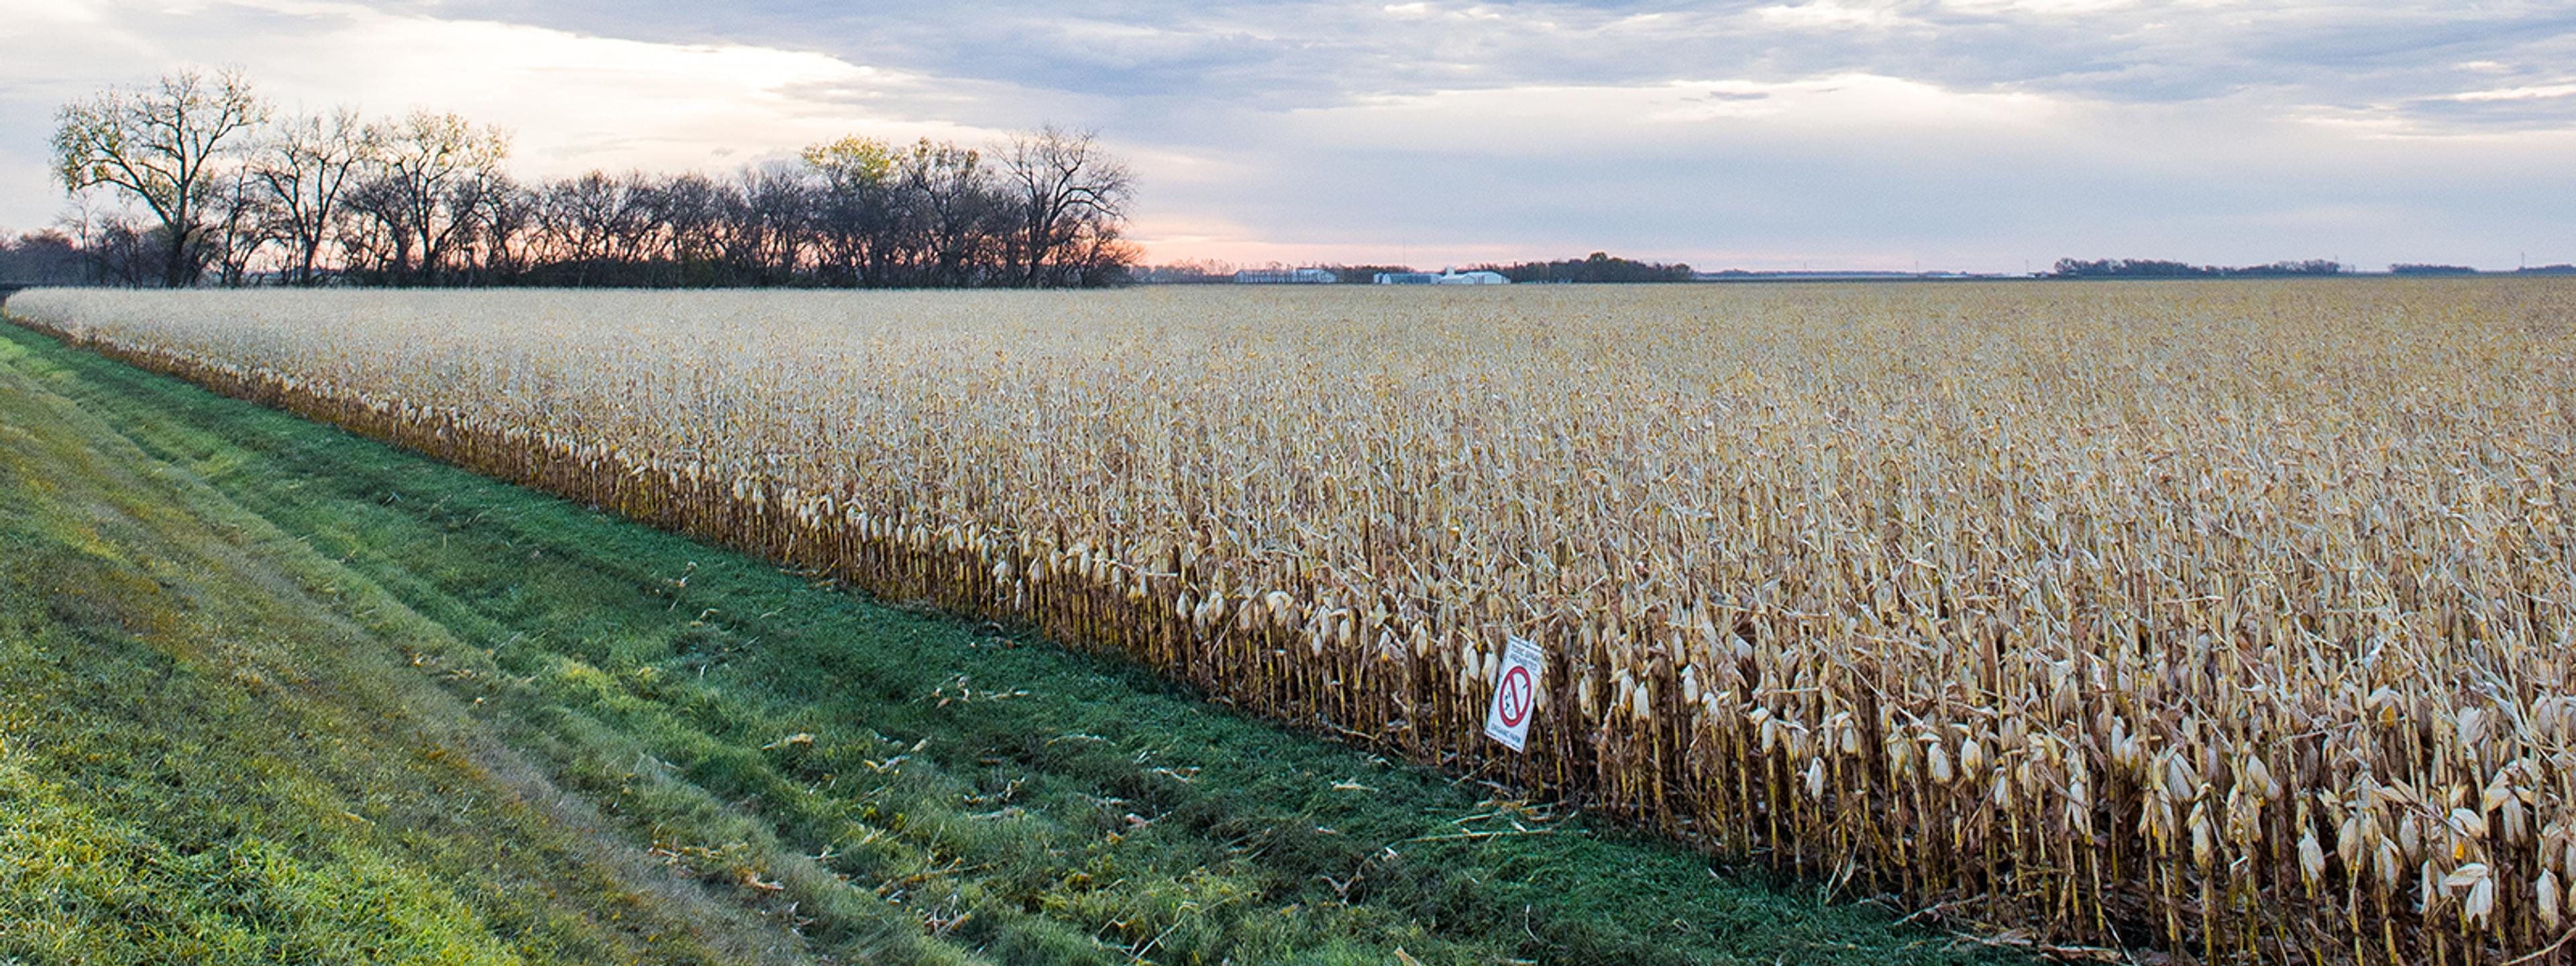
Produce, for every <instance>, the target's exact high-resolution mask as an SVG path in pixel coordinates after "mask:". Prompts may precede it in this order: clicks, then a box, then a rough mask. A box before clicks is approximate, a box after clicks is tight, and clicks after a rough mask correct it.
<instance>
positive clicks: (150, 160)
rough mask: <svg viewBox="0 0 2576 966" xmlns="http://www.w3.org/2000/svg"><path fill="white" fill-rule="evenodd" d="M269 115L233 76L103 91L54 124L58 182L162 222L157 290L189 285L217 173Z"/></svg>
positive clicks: (174, 78) (179, 76)
mask: <svg viewBox="0 0 2576 966" xmlns="http://www.w3.org/2000/svg"><path fill="white" fill-rule="evenodd" d="M267 111H268V108H267V105H266V104H265V103H264V102H263V101H261V100H260V99H259V97H258V96H257V95H254V94H253V93H251V89H250V83H249V82H248V81H246V80H243V79H242V76H241V75H240V74H239V73H238V72H235V71H231V70H225V71H220V72H217V73H215V74H213V75H211V76H210V75H208V74H206V73H204V72H202V71H197V70H193V69H187V70H179V71H174V72H172V73H169V74H165V75H163V76H162V77H161V81H160V84H159V85H158V86H156V87H151V88H145V89H141V90H120V89H117V88H109V89H108V90H106V91H104V92H101V93H100V94H99V95H98V96H97V97H94V98H91V99H90V100H86V101H77V102H74V103H71V104H66V105H64V106H63V108H62V110H61V111H60V112H58V113H57V114H56V115H55V119H56V126H55V129H54V139H53V149H54V176H55V178H56V179H58V180H60V181H61V182H62V184H63V188H64V190H66V191H69V192H71V193H74V194H78V193H80V192H83V191H87V190H89V189H91V188H97V187H106V188H110V189H113V190H115V191H117V192H119V193H121V194H124V195H127V196H130V197H132V198H133V199H134V200H137V201H140V202H142V203H143V206H144V207H145V208H147V209H150V210H151V212H152V216H153V217H154V218H155V219H158V220H159V222H160V227H161V234H162V236H163V240H162V244H163V246H164V250H163V254H162V265H161V284H163V285H167V286H172V287H176V286H181V285H187V284H189V283H191V282H193V281H195V280H196V277H197V271H198V268H199V266H200V264H201V263H200V262H199V261H198V257H199V251H198V247H199V245H200V243H201V242H202V241H203V238H202V234H203V232H204V230H205V224H204V214H205V212H204V209H205V206H206V202H207V200H208V195H209V193H210V191H211V186H212V181H213V178H212V175H213V171H214V168H215V166H216V165H217V163H218V162H219V161H220V160H221V159H222V158H223V157H224V156H225V155H226V154H227V153H228V151H229V142H231V141H233V140H234V139H235V136H236V135H239V134H241V133H242V132H243V131H245V130H247V129H249V128H251V127H253V126H255V125H257V124H259V123H260V122H261V121H263V120H265V119H266V117H267Z"/></svg>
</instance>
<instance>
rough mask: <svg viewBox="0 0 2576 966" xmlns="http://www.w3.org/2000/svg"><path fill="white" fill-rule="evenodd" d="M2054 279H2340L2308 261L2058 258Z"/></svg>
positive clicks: (2329, 266) (2326, 265)
mask: <svg viewBox="0 0 2576 966" xmlns="http://www.w3.org/2000/svg"><path fill="white" fill-rule="evenodd" d="M2049 274H2050V275H2051V276H2053V277H2056V278H2281V277H2296V276H2307V275H2340V274H2343V264H2342V263H2340V262H2333V261H2327V260H2325V259H2321V258H2312V259H2308V260H2307V261H2300V262H2273V263H2271V264H2269V265H2250V266H2244V267H2230V266H2221V265H2192V264H2187V263H2184V262H2169V261H2164V260H2161V259H2153V258H2105V259H2098V260H2094V261H2085V260H2083V259H2077V258H2061V259H2058V261H2057V268H2056V270H2054V271H2052V272H2050V273H2049Z"/></svg>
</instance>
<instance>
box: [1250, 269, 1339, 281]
mask: <svg viewBox="0 0 2576 966" xmlns="http://www.w3.org/2000/svg"><path fill="white" fill-rule="evenodd" d="M1341 280H1342V277H1341V276H1339V275H1335V274H1333V273H1332V272H1331V271H1328V270H1326V269H1321V268H1247V269H1244V270H1243V271H1240V272H1236V273H1234V283H1235V284H1237V285H1331V284H1333V283H1335V282H1339V281H1341Z"/></svg>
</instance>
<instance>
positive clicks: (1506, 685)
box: [1485, 637, 1547, 751]
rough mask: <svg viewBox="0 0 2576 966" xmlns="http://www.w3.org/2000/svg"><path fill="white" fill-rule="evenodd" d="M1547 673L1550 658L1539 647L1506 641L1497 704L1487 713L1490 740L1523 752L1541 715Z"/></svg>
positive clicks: (1496, 679)
mask: <svg viewBox="0 0 2576 966" xmlns="http://www.w3.org/2000/svg"><path fill="white" fill-rule="evenodd" d="M1546 670H1547V655H1546V654H1544V653H1541V652H1540V651H1539V649H1538V645H1536V644H1533V643H1530V642H1529V641H1527V640H1523V639H1521V638H1518V637H1513V638H1507V639H1506V640H1505V643H1504V645H1503V661H1502V668H1501V669H1500V670H1498V671H1497V672H1495V677H1494V703H1493V706H1492V707H1490V708H1487V709H1485V736H1486V737H1488V738H1492V739H1494V740H1495V741H1499V742H1502V743H1503V747H1505V748H1509V749H1511V750H1513V751H1519V750H1521V746H1522V745H1524V744H1526V743H1527V742H1528V740H1529V725H1530V718H1531V717H1532V716H1533V715H1535V714H1536V713H1537V711H1538V687H1539V676H1540V674H1542V673H1543V672H1545V671H1546Z"/></svg>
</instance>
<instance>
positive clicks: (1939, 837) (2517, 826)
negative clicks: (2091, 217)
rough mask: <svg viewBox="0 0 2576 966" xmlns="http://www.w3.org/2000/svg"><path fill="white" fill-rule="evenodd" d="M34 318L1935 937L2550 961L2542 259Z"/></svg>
mask: <svg viewBox="0 0 2576 966" xmlns="http://www.w3.org/2000/svg"><path fill="white" fill-rule="evenodd" d="M9 309H10V311H11V312H12V313H14V314H15V315H17V316H19V317H21V318H23V319H24V320H26V321H28V322H30V323H31V324H33V325H36V326H38V327H41V328H43V329H46V330H49V331H52V332H55V333H57V334H60V335H63V336H65V337H68V338H70V339H73V340H75V341H78V342H81V343H85V344H87V345H90V346H93V347H95V348H97V349H99V350H101V351H104V352H106V353H108V354H111V355H114V356H117V357H119V358H123V359H126V360H128V361H132V362H136V363H138V364H141V365H144V366H147V367H150V368H154V369H158V370H162V371H165V372H170V373H174V374H177V375H180V376H183V377H185V378H188V379H191V380H194V381H196V382H199V383H201V384H204V385H206V386H208V387H211V388H213V389H215V390H217V391H220V392H224V393H227V394H232V395H237V396H242V397H245V398H249V399H253V400H258V401H261V402H265V403H269V404H273V405H277V406H280V407H283V408H286V409H290V410H293V411H295V412H299V413H302V414H305V415H307V416H310V417H313V418H316V419H322V420H327V421H330V422H334V423H338V424H340V425H343V426H345V427H348V428H350V429H352V430H354V431H357V432H361V433H365V434H368V435H372V436H376V437H380V438H384V439H387V440H391V441H395V442H398V443H400V444H403V445H406V446H410V447H413V448H416V449H419V450H422V451H425V452H427V453H430V454H432V455H435V456H438V457H441V458H443V459H447V460H449V461H452V462H455V463H458V464H460V465H463V466H465V467H468V468H471V469H474V470H478V471H481V472H484V473H487V474H490V475H493V476H496V477H501V478H505V479H509V480H514V481H519V482H523V483H527V484H530V485H533V486H536V487H540V488H543V489H546V490H550V491H553V492H555V493H558V494H561V495H563V496H566V497H568V498H571V499H574V500H579V501H584V502H587V503H592V504H596V505H599V506H601V507H603V508H608V509H612V510H614V511H616V512H618V513H621V514H624V515H627V516H630V517H633V518H636V519H639V520H644V521H649V522H652V523H655V524H659V525H662V526H666V527H669V528H673V529H676V530H681V531H685V532H688V533H691V534H694V535H698V536H701V537H705V538H708V539H711V540H714V541H718V542H722V543H726V544H730V545H734V546H738V547H742V548H746V549H749V550H753V551H756V552H759V553H762V554H765V555H767V556H769V557H771V558H773V559H775V560H777V561H779V562H781V563H783V564H787V565H791V566H795V567H800V568H808V569H811V570H813V571H815V572H817V573H818V574H820V575H828V576H831V577H834V578H838V579H841V580H845V581H847V582H848V583H850V584H852V585H855V586H857V587H861V588H864V589H866V590H868V591H870V592H872V593H874V594H876V595H878V596H880V597H884V598H889V599H897V600H920V601H927V602H931V603H935V604H936V605H938V606H940V607H943V608H947V609H951V610H955V611H959V612H964V613H969V614H976V615H983V616H986V617H990V618H993V619H998V620H1008V621H1016V622H1024V623H1026V624H1029V625H1033V626H1035V627H1037V628H1039V629H1042V630H1043V631H1045V632H1046V633H1048V634H1049V635H1051V636H1054V637H1055V638H1056V639H1059V640H1063V641H1067V642H1071V643H1076V644H1079V645H1083V646H1087V647H1092V648H1097V649H1101V650H1105V651H1112V652H1117V653H1121V654H1125V655H1130V656H1132V657H1133V658H1135V659H1136V660H1139V661H1142V662H1144V663H1146V664H1149V665H1151V666H1154V667H1156V668H1158V669H1160V670H1162V671H1163V672H1165V673H1167V674H1169V675H1171V676H1174V677H1178V678H1181V679H1185V680H1187V681H1190V682H1193V683H1195V684H1196V685H1198V686H1200V687H1203V688H1205V689H1206V690H1207V691H1209V692H1210V693H1211V694H1213V695H1215V696H1218V697H1220V698H1222V699H1224V700H1228V701H1231V702H1234V703H1237V704H1239V705H1241V706H1244V707H1247V708H1250V709H1255V710H1257V711H1260V712H1262V713H1264V714H1267V715H1271V716H1274V717H1277V718H1280V719H1284V720H1287V721H1291V722H1295V723H1298V724H1300V725H1304V726H1308V727H1313V728H1317V729H1322V730H1329V731H1332V732H1336V733H1339V734H1342V735H1344V736H1346V737H1348V738H1349V739H1350V740H1354V741H1358V742H1363V743H1367V744H1370V745H1373V746H1376V747H1381V748H1384V749H1388V750H1390V751H1392V752H1396V753H1400V754H1402V755H1404V756H1406V757H1409V758H1412V759H1414V760H1417V761H1423V762H1430V763H1435V764H1438V765H1440V766H1442V767H1446V768H1449V769H1452V770H1455V771H1458V772H1462V773H1472V774H1475V775H1478V776H1480V777H1484V778H1488V779H1491V780H1496V781H1504V782H1510V783H1514V784H1517V785H1521V786H1524V787H1527V788H1531V789H1534V790H1539V791H1543V792H1545V793H1548V794H1553V795H1558V796H1563V797H1565V798H1567V799H1571V800H1576V801H1580V802H1582V803H1584V804H1585V805H1586V807H1589V808H1593V809H1597V810H1601V811H1605V812H1609V813H1614V814H1618V815H1622V816H1626V817H1628V818H1631V819H1633V820H1635V821H1637V822H1640V823H1643V824H1646V825H1650V826H1652V827H1655V828H1658V829H1661V830H1663V831H1664V832H1667V833H1669V834H1672V835H1675V836H1679V837H1681V838H1684V839H1687V840H1691V841H1694V842H1698V843H1701V844H1704V845H1706V846H1708V847H1711V848H1714V849H1719V850H1722V851H1726V852H1730V853H1736V854H1751V855H1758V856H1760V857H1762V858H1763V859H1765V860H1767V861H1770V862H1772V863H1774V864H1776V865H1778V866H1780V867H1783V868H1788V869H1794V870H1796V871H1799V872H1802V873H1805V874H1807V875H1810V876H1814V877H1817V878H1819V879H1823V880H1826V881H1830V882H1834V883H1837V884H1839V885H1841V886H1842V887H1843V890H1844V894H1859V895H1870V894H1893V895H1897V896H1901V897H1903V899H1904V901H1906V902H1908V903H1911V904H1913V905H1914V906H1916V907H1920V908H1931V909H1937V910H1939V911H1940V913H1941V914H1942V915H1943V916H1944V917H1945V918H1946V919H1947V920H1949V921H1952V922H1958V923H1971V924H1978V926H1979V927H1981V928H1985V929H1989V930H2014V931H2016V934H2017V935H2020V936H2024V937H2030V938H2032V939H2033V940H2034V941H2043V942H2047V943H2052V944H2065V945H2085V946H2112V945H2120V946H2155V947H2160V948H2163V949H2166V950H2169V951H2171V952H2173V953H2175V954H2178V955H2181V956H2184V957H2187V958H2198V959H2203V960H2217V961H2230V960H2240V961H2241V960H2255V961H2282V962H2319V963H2324V962H2350V961H2360V962H2409V963H2414V962H2431V963H2463V964H2465V963H2493V962H2505V961H2514V962H2561V963H2564V962H2576V951H2570V950H2569V948H2568V947H2569V946H2576V944H2571V943H2567V941H2566V940H2567V937H2568V936H2569V934H2570V930H2571V928H2576V922H2571V921H2570V920H2571V918H2576V910H2571V909H2570V906H2571V904H2576V894H2571V888H2576V809H2571V807H2570V802H2571V797H2576V796H2571V793H2576V691H2571V687H2570V685H2571V670H2576V649H2571V644H2576V641H2571V634H2576V530H2571V524H2570V519H2571V514H2576V477H2571V475H2570V474H2571V472H2576V286H2571V285H2566V284H2559V283H2553V282H2548V281H2545V280H2503V281H2498V280H2456V281H2450V280H2446V281H2406V280H2390V281H2360V280H2338V281H2317V282H2279V283H2274V282H2232V283H2175V284H2110V285H2078V284H2064V285H2057V284H2048V285H2042V284H2016V285H1964V284H1963V285H1934V286H1851V287H1803V286H1801V287H1786V286H1784V287H1715V286H1672V287H1648V286H1641V287H1630V288H1561V287H1545V288H1540V287H1530V288H1518V289H1505V290H1478V291H1452V290H1438V291H1427V290H1394V291H1388V290H1376V289H1371V290H1360V291H1352V290H1327V291H1314V290H1275V289H1264V290H1239V289H1236V290H1133V291H1126V292H1114V293H1104V294H1091V295H1082V296H1068V295H1062V294H1051V293H1032V292H990V293H973V294H958V293H940V294H927V293H868V294H861V295H852V294H819V293H764V294H747V293H712V294H647V293H606V294H602V293H589V292H585V293H568V292H542V293H539V292H529V293H519V292H512V293H495V292H473V293H427V292H411V293H404V292H365V293H360V292H342V291H313V292H259V291H253V292H225V293H213V292H191V293H176V294H167V293H137V292H101V291H88V292H76V291H66V290H40V291H36V292H30V293H26V294H22V295H20V296H18V297H16V298H14V299H12V300H11V301H10V303H9ZM1510 637H1521V638H1526V639H1529V640H1532V641H1535V642H1537V643H1538V644H1539V645H1540V646H1541V647H1542V648H1543V649H1544V650H1545V652H1546V654H1547V665H1546V668H1545V672H1544V674H1543V676H1542V682H1541V683H1542V686H1541V690H1540V693H1539V695H1538V704H1537V711H1536V713H1535V722H1536V723H1535V725H1534V726H1533V729H1532V731H1531V734H1530V739H1529V745H1528V749H1527V751H1526V752H1525V753H1522V754H1517V755H1516V754H1512V753H1510V752H1507V751H1505V750H1503V749H1502V748H1501V747H1500V746H1499V745H1496V744H1495V743H1494V742H1492V741H1491V740H1489V739H1486V738H1485V737H1483V736H1482V733H1481V729H1482V725H1483V722H1484V718H1485V713H1486V703H1487V702H1488V700H1489V699H1490V697H1491V694H1490V692H1491V688H1492V683H1493V680H1494V675H1495V668H1496V662H1497V660H1498V657H1497V655H1498V654H1499V652H1501V651H1502V649H1503V646H1504V643H1505V641H1506V640H1507V638H1510Z"/></svg>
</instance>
